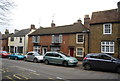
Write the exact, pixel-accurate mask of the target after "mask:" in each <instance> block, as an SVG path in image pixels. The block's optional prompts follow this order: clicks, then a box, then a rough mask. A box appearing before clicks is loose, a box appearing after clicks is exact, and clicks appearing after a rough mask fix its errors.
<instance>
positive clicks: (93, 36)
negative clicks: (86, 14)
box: [89, 23, 119, 57]
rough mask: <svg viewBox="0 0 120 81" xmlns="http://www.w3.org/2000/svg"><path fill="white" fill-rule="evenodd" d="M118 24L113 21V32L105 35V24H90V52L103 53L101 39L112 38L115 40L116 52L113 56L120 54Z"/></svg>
mask: <svg viewBox="0 0 120 81" xmlns="http://www.w3.org/2000/svg"><path fill="white" fill-rule="evenodd" d="M118 30H119V28H118V24H116V23H112V34H110V35H104V34H103V24H95V25H91V26H90V40H89V42H90V44H89V52H90V53H101V41H103V40H105V41H106V40H109V41H110V40H112V41H114V42H115V53H114V54H113V56H115V57H117V56H118V42H117V37H118V34H119V31H118Z"/></svg>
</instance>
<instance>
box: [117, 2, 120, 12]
mask: <svg viewBox="0 0 120 81" xmlns="http://www.w3.org/2000/svg"><path fill="white" fill-rule="evenodd" d="M117 6H118V12H120V1H119V2H118V3H117Z"/></svg>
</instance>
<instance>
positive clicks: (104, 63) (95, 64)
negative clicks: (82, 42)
mask: <svg viewBox="0 0 120 81" xmlns="http://www.w3.org/2000/svg"><path fill="white" fill-rule="evenodd" d="M83 67H84V69H85V70H90V69H93V68H94V69H95V68H99V69H104V70H113V71H117V72H118V73H120V60H118V59H116V58H114V57H112V56H111V55H108V54H104V53H93V54H87V55H86V56H85V58H84V59H83Z"/></svg>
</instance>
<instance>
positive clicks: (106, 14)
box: [90, 9, 120, 24]
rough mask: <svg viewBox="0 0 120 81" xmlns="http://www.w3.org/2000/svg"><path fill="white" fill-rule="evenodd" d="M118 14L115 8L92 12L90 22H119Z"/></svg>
mask: <svg viewBox="0 0 120 81" xmlns="http://www.w3.org/2000/svg"><path fill="white" fill-rule="evenodd" d="M118 14H120V13H118V10H117V9H111V10H105V11H98V12H93V13H92V18H91V22H90V24H96V23H111V22H120V16H118Z"/></svg>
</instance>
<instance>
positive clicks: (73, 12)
mask: <svg viewBox="0 0 120 81" xmlns="http://www.w3.org/2000/svg"><path fill="white" fill-rule="evenodd" d="M13 1H15V3H16V5H17V6H16V7H15V8H14V9H12V10H11V15H10V18H11V19H12V20H11V21H10V22H9V23H10V25H8V26H3V27H2V28H0V32H2V33H4V31H5V29H6V28H7V29H9V32H10V33H13V32H14V29H18V30H21V29H26V28H30V25H31V24H34V25H35V26H36V28H39V27H40V26H42V27H50V26H51V22H52V20H54V23H55V24H56V26H61V25H69V24H73V23H74V22H76V21H77V20H78V19H81V20H82V23H84V15H86V14H89V15H90V17H91V15H92V12H96V11H103V10H110V9H115V8H117V2H119V0H13Z"/></svg>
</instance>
